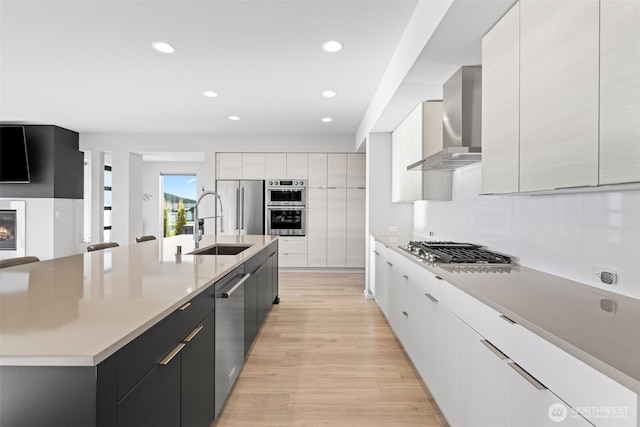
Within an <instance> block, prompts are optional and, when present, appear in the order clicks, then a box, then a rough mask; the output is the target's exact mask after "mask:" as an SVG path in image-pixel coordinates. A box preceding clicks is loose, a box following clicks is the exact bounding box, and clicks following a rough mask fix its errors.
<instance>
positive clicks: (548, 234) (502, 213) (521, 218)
mask: <svg viewBox="0 0 640 427" xmlns="http://www.w3.org/2000/svg"><path fill="white" fill-rule="evenodd" d="M480 180H481V164H480V163H478V164H475V165H471V166H467V167H464V168H461V169H458V170H456V171H455V172H454V176H453V200H452V201H450V202H442V201H418V202H415V203H414V212H413V214H414V215H413V232H414V234H416V235H418V236H422V237H425V238H427V236H429V232H433V233H434V235H433V236H432V237H430V238H432V239H438V240H453V241H460V242H471V243H478V244H483V245H486V246H487V247H488V248H490V249H492V250H495V251H498V252H503V253H506V254H509V255H511V256H513V257H514V258H516V260H517V262H518V263H519V264H521V265H524V266H527V267H530V268H534V269H537V270H542V271H545V272H548V273H551V274H556V275H558V276H562V277H566V278H568V279H572V280H576V281H579V282H582V283H586V284H589V285H592V286H598V287H601V288H604V289H607V290H609V291H612V292H618V293H621V294H625V295H629V296H632V297H635V298H640V190H637V189H635V190H628V191H600V192H590V193H569V194H549V195H508V196H495V195H492V196H481V195H479V193H480ZM593 266H598V267H602V268H607V269H611V270H615V271H617V273H618V283H617V285H615V286H611V285H604V284H599V283H598V282H595V281H593V280H592V267H593Z"/></svg>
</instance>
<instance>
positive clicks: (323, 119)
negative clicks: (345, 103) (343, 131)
mask: <svg viewBox="0 0 640 427" xmlns="http://www.w3.org/2000/svg"><path fill="white" fill-rule="evenodd" d="M322 121H323V122H325V123H331V122H332V121H333V119H332V118H331V117H323V118H322Z"/></svg>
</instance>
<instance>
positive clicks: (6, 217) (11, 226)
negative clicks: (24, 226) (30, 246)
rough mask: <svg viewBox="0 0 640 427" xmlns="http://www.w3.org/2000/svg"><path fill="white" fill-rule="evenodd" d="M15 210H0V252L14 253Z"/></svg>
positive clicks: (16, 213)
mask: <svg viewBox="0 0 640 427" xmlns="http://www.w3.org/2000/svg"><path fill="white" fill-rule="evenodd" d="M17 215H18V212H17V211H16V210H15V209H8V210H0V251H15V250H16V248H17V245H16V238H17V236H16V232H17V230H16V223H17V221H16V216H17Z"/></svg>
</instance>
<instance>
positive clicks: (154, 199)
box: [141, 162, 215, 238]
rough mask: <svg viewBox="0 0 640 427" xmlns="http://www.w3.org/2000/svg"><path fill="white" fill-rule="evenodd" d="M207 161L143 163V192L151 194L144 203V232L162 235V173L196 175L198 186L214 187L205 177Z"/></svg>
mask: <svg viewBox="0 0 640 427" xmlns="http://www.w3.org/2000/svg"><path fill="white" fill-rule="evenodd" d="M205 169H206V165H205V162H189V163H186V162H145V163H144V164H143V176H142V192H143V193H147V194H150V195H151V198H150V199H149V201H147V202H143V203H142V221H143V223H142V233H141V234H153V235H154V236H156V237H158V238H159V237H161V236H162V234H163V230H162V217H161V212H162V211H161V209H162V200H163V197H162V194H161V193H160V175H163V174H164V175H196V177H197V187H196V188H198V189H199V188H200V187H202V186H203V185H204V186H205V187H206V188H207V189H213V188H214V186H215V185H214V184H213V183H208V182H206V180H205V179H204V178H202V177H203V176H204V175H205Z"/></svg>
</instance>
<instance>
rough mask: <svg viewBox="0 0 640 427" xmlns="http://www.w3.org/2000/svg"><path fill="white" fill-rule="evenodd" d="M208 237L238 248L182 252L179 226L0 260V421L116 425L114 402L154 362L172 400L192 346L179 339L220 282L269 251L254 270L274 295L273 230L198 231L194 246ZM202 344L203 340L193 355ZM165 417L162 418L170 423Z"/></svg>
mask: <svg viewBox="0 0 640 427" xmlns="http://www.w3.org/2000/svg"><path fill="white" fill-rule="evenodd" d="M215 244H225V245H231V246H238V245H245V246H249V247H248V248H247V249H246V250H244V251H242V252H240V253H238V254H237V255H190V254H189V253H190V252H191V251H192V250H193V247H194V243H193V238H192V236H189V235H184V236H176V237H171V238H165V239H161V240H153V241H148V242H144V243H139V244H133V245H127V246H121V247H118V248H113V249H108V250H103V251H97V252H91V253H85V254H80V255H73V256H69V257H64V258H58V259H53V260H48V261H42V262H39V263H35V264H28V265H23V266H17V267H12V268H8V269H4V270H0V402H1V403H0V405H1V407H0V425H1V426H5V425H6V426H9V425H11V426H14V425H66V426H72V425H82V426H89V425H97V426H101V425H128V424H127V423H126V422H125V420H124V415H126V414H125V413H124V412H122V411H120V409H117V407H118V408H119V407H120V404H121V403H122V402H123V401H126V400H127V399H126V397H128V396H129V395H130V394H132V393H133V392H134V391H136V389H137V388H139V387H138V382H139V383H144V382H145V381H142V380H143V379H145V380H146V379H147V377H151V373H152V371H153V372H155V370H156V369H155V367H156V366H166V367H167V369H172V370H173V373H172V376H171V381H173V380H176V381H178V383H177V384H178V388H177V396H178V399H179V398H180V394H181V390H180V388H181V385H180V378H181V374H184V372H182V371H184V369H181V367H180V363H179V362H180V359H181V358H182V357H183V356H184V358H185V359H187V358H189V357H191V356H192V354H191V353H194V351H190V352H187V350H189V349H190V347H191V348H197V347H196V344H195V343H194V344H193V345H192V346H189V345H188V344H189V342H190V341H191V340H192V339H194V338H195V336H196V335H201V336H205V335H206V333H207V328H206V326H207V322H210V323H211V325H210V326H211V328H212V327H213V324H214V323H215V322H214V320H216V319H215V318H214V316H210V314H211V313H213V312H214V311H215V305H216V304H215V301H216V299H217V298H222V297H223V295H222V294H223V293H228V294H231V292H232V291H231V290H230V289H228V288H227V287H226V286H227V285H229V286H231V285H234V286H235V285H237V284H238V283H240V281H241V279H245V280H246V279H248V278H249V276H250V275H251V273H254V272H256V271H258V269H261V268H262V264H264V265H267V260H268V259H269V260H270V261H273V263H271V264H269V267H268V268H266V269H264V271H266V270H269V272H270V275H269V276H266V275H260V276H259V277H260V278H264V280H263V281H264V282H265V283H264V284H263V285H261V286H262V288H265V289H266V286H267V285H266V284H267V283H268V286H269V288H268V290H269V292H263V293H264V294H265V295H267V298H268V299H270V301H267V302H268V303H269V304H270V303H271V302H273V301H274V300H275V299H277V237H276V236H261V235H260V236H219V237H215V236H204V237H203V239H202V241H201V242H200V248H206V247H209V246H211V245H215ZM177 247H181V254H180V255H177ZM256 260H258V261H259V262H256ZM245 265H248V266H251V267H250V268H251V271H245V269H244V267H245ZM254 267H255V270H254V269H253V268H254ZM274 267H275V268H274ZM247 269H249V268H247ZM274 272H275V274H274ZM245 276H246V277H245ZM256 276H257V275H256ZM267 277H268V281H267ZM274 281H275V282H274ZM247 283H248V282H247ZM218 284H219V285H218ZM257 284H258V283H257V282H256V286H257ZM223 286H224V287H225V288H224V289H223ZM262 288H261V289H262ZM256 290H257V287H256ZM238 294H240V292H238ZM251 295H254V294H251ZM227 296H228V295H227ZM257 297H258V296H257V294H256V295H255V298H257ZM263 301H264V298H263ZM242 308H243V307H240V309H242ZM254 318H255V319H258V316H257V315H256V316H254ZM262 319H263V318H262ZM219 323H220V322H219ZM200 326H203V327H205V328H204V331H205V332H202V333H200V331H201V330H202V329H203V328H200ZM258 327H259V325H258ZM198 328H200V329H198ZM211 328H209V329H211ZM196 331H198V332H196ZM218 335H220V336H223V335H224V334H222V333H220V334H218ZM207 336H209V337H210V338H211V339H210V340H209V341H212V340H213V339H214V338H216V336H215V335H214V334H209V335H207ZM199 340H200V341H203V340H202V338H199ZM195 341H196V340H195V339H194V342H195ZM183 344H184V345H183ZM208 344H210V345H209V346H208ZM212 345H213V342H210V343H207V342H203V343H202V344H201V347H203V349H204V351H205V353H203V354H207V353H206V351H208V352H209V353H211V352H212V351H214V350H213V349H212V347H211V346H212ZM207 346H208V347H207ZM205 347H207V348H206V349H205ZM183 348H184V349H185V351H184V352H182V349H183ZM148 349H151V350H150V351H151V352H152V353H153V354H149V355H146V354H141V353H145V352H146V351H147V350H148ZM174 350H177V351H175V353H174ZM220 350H224V349H215V351H220ZM242 350H243V352H244V350H245V349H244V348H242ZM181 353H184V354H181ZM123 355H127V358H126V360H125V358H124V356H123ZM178 355H179V356H180V357H176V356H178ZM210 355H211V356H212V357H210V359H211V360H209V362H210V364H211V365H212V366H213V359H214V357H213V354H212V353H211V354H210ZM129 356H131V357H129ZM147 356H148V357H147ZM169 356H172V357H169ZM216 356H218V357H219V358H220V360H224V358H225V357H226V355H225V354H224V353H223V354H218V353H216ZM145 357H147V359H148V360H145V359H144V358H145ZM137 359H140V360H137ZM172 359H173V361H174V362H171V360H172ZM196 359H197V358H196ZM130 360H131V363H130V366H129V361H130ZM163 364H164V365H163ZM207 369H211V366H207ZM237 373H238V372H234V376H233V378H232V379H233V380H234V381H235V378H236V377H237ZM229 381H231V378H230V379H229ZM174 382H175V381H174ZM167 384H168V383H166V381H165V379H162V380H160V381H159V383H158V386H166V385H167ZM182 388H184V385H183V386H182ZM182 394H185V390H184V389H183V390H182ZM187 394H188V393H187ZM161 397H162V398H163V399H164V398H168V399H171V398H172V397H167V396H161ZM158 403H159V402H155V404H158ZM165 403H166V402H165ZM210 404H211V407H212V408H213V402H210ZM164 406H171V405H164ZM159 407H160V408H162V407H163V403H162V401H160V406H159ZM178 409H179V408H178ZM212 410H213V409H212ZM178 414H179V412H178ZM182 421H183V425H189V423H188V422H186V421H185V420H184V419H183V420H182ZM172 422H173V421H170V420H165V422H164V424H165V425H179V424H180V423H178V424H175V423H173V424H172ZM207 425H208V424H207Z"/></svg>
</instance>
